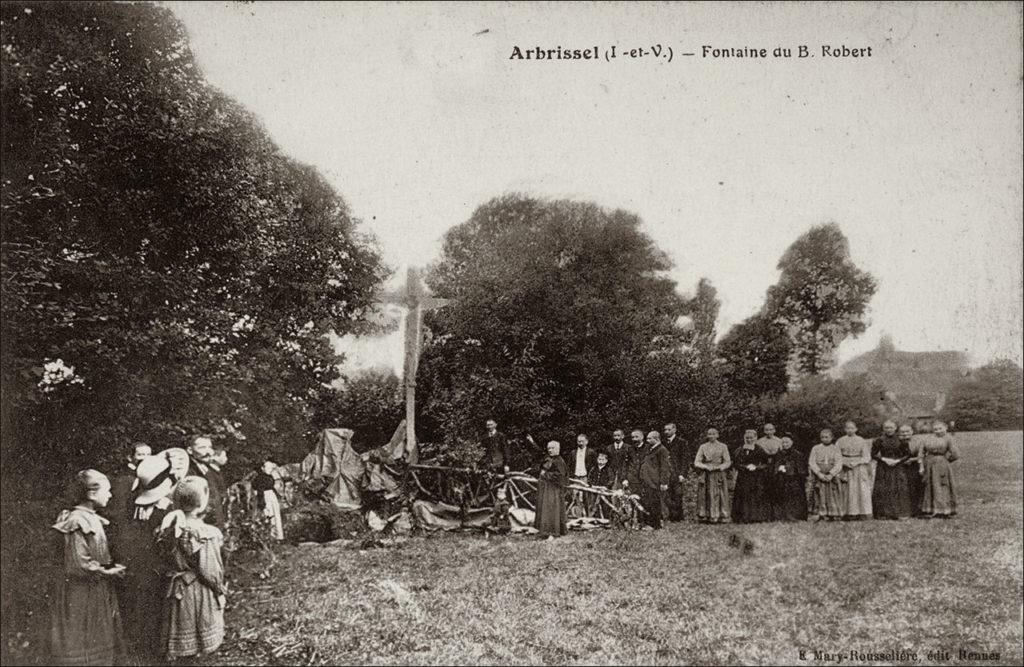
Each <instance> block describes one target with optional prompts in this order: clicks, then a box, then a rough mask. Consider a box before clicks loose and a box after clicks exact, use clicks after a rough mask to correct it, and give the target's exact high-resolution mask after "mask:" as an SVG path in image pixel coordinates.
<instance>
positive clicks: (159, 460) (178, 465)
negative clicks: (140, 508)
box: [135, 448, 188, 505]
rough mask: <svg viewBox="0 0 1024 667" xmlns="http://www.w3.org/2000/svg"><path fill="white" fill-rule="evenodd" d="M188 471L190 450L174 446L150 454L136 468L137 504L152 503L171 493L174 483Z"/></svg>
mask: <svg viewBox="0 0 1024 667" xmlns="http://www.w3.org/2000/svg"><path fill="white" fill-rule="evenodd" d="M187 472H188V452H186V451H185V450H184V449H178V448H172V449H165V450H164V451H162V452H159V453H157V454H154V455H153V456H149V457H147V458H145V459H143V460H142V462H141V463H139V466H138V468H136V469H135V478H136V481H137V486H136V489H138V492H139V494H138V495H137V496H136V497H135V504H136V505H151V504H153V503H155V502H156V501H158V500H160V499H161V498H165V497H167V496H168V495H170V493H171V490H172V489H173V488H174V485H175V484H177V483H178V480H179V479H181V478H182V477H184V476H185V474H186V473H187Z"/></svg>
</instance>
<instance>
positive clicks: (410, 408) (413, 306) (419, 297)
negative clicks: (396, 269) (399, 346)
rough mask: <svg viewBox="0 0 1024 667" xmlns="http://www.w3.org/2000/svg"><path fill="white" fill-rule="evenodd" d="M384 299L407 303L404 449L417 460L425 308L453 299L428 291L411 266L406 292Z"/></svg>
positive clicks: (400, 303)
mask: <svg viewBox="0 0 1024 667" xmlns="http://www.w3.org/2000/svg"><path fill="white" fill-rule="evenodd" d="M384 302H385V303H393V304H398V305H401V306H405V308H406V314H405V360H404V362H403V365H402V366H403V368H402V380H403V382H402V384H403V386H404V387H405V452H406V460H407V461H408V462H409V463H415V462H416V457H417V450H416V371H417V369H418V368H419V363H420V345H421V342H422V337H423V311H424V310H434V309H436V308H443V307H444V306H447V305H448V304H450V303H452V301H451V300H450V299H440V298H437V297H434V296H431V295H430V294H428V293H427V292H426V289H425V287H424V285H423V281H422V280H421V279H420V271H419V269H417V268H415V267H411V266H410V267H409V270H408V272H407V273H406V279H405V291H404V293H397V294H389V295H387V296H385V298H384Z"/></svg>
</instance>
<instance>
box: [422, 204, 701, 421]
mask: <svg viewBox="0 0 1024 667" xmlns="http://www.w3.org/2000/svg"><path fill="white" fill-rule="evenodd" d="M640 225H641V223H640V219H639V218H638V217H637V216H636V215H633V214H631V213H628V212H626V211H621V210H614V211H609V210H605V209H602V208H600V207H598V206H596V205H594V204H591V203H583V202H573V201H543V200H539V199H535V198H531V197H527V196H520V195H508V196H504V197H501V198H498V199H494V200H491V201H490V202H488V203H486V204H484V205H483V206H481V207H479V208H478V209H477V210H476V211H475V212H474V213H473V215H472V216H471V217H470V219H469V220H467V221H466V222H464V223H462V224H460V225H458V226H456V227H454V228H452V229H451V230H450V231H449V232H448V233H447V234H446V236H445V240H444V248H443V251H442V255H441V258H440V260H439V261H438V262H437V263H436V265H434V266H433V268H432V270H431V271H430V273H429V276H428V284H429V285H430V287H431V288H432V289H433V290H434V292H435V293H437V294H438V295H440V296H443V297H449V298H453V299H455V300H456V303H455V305H453V306H450V307H448V308H445V309H442V310H439V311H435V312H434V313H431V315H430V317H429V318H428V327H429V330H430V332H431V339H430V342H429V344H428V345H427V347H426V349H425V351H424V357H423V363H422V365H421V378H422V385H423V389H424V392H425V393H426V394H427V399H426V400H427V402H426V405H425V412H426V417H427V422H426V426H427V427H428V428H431V427H432V428H433V430H434V431H435V433H436V434H437V435H439V436H443V437H445V438H447V439H448V440H449V441H456V440H459V439H462V440H471V439H472V438H473V437H474V436H475V434H476V432H477V431H478V430H479V426H480V425H481V424H482V423H483V420H484V419H485V418H486V417H489V416H493V417H495V418H497V419H498V420H499V422H502V424H503V425H504V427H506V428H508V429H509V430H512V431H517V432H522V431H527V432H532V433H533V434H534V435H536V436H537V439H538V441H540V439H541V438H544V437H549V436H558V437H561V438H568V437H569V436H570V435H571V433H572V431H574V430H575V429H589V430H591V431H595V430H603V429H607V428H610V427H611V426H612V425H618V426H622V425H625V424H628V423H630V422H628V421H626V420H628V419H637V418H638V416H637V415H630V414H628V411H627V410H626V408H625V406H626V400H625V399H626V398H627V397H631V396H632V397H633V398H636V397H637V396H638V395H640V394H643V393H645V392H647V393H650V389H651V388H650V387H648V386H646V383H645V379H644V377H642V374H640V375H641V376H639V377H638V372H637V371H638V369H641V368H645V367H649V366H650V365H651V364H657V363H660V362H659V361H658V359H659V355H666V354H670V353H671V352H673V351H675V350H678V349H679V348H680V346H681V344H682V342H683V341H684V339H685V332H684V331H683V329H682V328H681V327H680V326H678V324H677V321H678V320H679V318H680V316H681V315H682V314H683V313H684V312H685V305H686V304H685V301H684V299H683V298H682V297H680V296H679V295H678V294H677V292H676V289H675V284H674V282H673V281H672V280H670V279H669V278H667V277H666V276H665V275H664V272H665V271H667V270H668V269H669V268H670V266H671V263H670V261H669V259H668V257H667V256H666V255H665V253H663V252H662V251H660V250H659V249H658V248H656V247H655V245H654V243H653V242H652V240H651V239H650V237H648V236H647V235H646V234H644V233H643V231H641V229H640ZM665 363H670V362H669V361H666V362H665ZM668 391H671V389H669V390H668ZM662 418H664V417H662Z"/></svg>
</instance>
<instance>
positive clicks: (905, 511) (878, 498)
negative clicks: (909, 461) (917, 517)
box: [871, 462, 914, 519]
mask: <svg viewBox="0 0 1024 667" xmlns="http://www.w3.org/2000/svg"><path fill="white" fill-rule="evenodd" d="M871 503H872V506H873V508H874V512H875V517H877V518H879V519H900V518H906V517H909V516H910V515H912V514H913V513H914V504H913V499H912V498H911V497H910V481H909V480H908V479H907V466H906V465H904V464H902V463H901V464H899V465H896V466H890V465H887V464H886V463H885V462H879V464H878V468H876V469H875V488H874V490H873V491H872V492H871Z"/></svg>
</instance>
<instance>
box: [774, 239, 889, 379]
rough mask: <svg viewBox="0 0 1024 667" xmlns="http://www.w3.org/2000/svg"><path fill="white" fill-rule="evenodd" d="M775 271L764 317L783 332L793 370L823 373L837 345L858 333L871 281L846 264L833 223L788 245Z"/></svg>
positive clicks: (847, 252)
mask: <svg viewBox="0 0 1024 667" xmlns="http://www.w3.org/2000/svg"><path fill="white" fill-rule="evenodd" d="M778 269H779V270H780V271H781V272H782V274H781V276H780V277H779V282H778V283H776V284H775V285H773V286H772V287H770V288H769V289H768V298H767V303H766V312H767V313H768V316H769V317H770V318H771V319H772V320H773V321H778V322H781V323H783V324H784V325H786V327H787V328H788V332H789V335H790V340H791V343H792V354H793V362H794V366H795V368H796V370H797V371H798V372H799V373H801V374H807V375H816V374H818V373H823V372H825V371H827V370H828V369H829V368H830V367H831V366H832V365H833V363H834V361H835V360H834V354H835V351H836V349H837V348H838V347H839V344H840V343H842V342H843V341H844V340H845V339H846V338H847V337H848V336H858V335H860V334H862V333H864V330H865V328H866V324H865V321H864V314H865V311H866V310H867V306H868V302H869V301H870V300H871V297H872V296H873V295H874V293H875V290H876V288H877V284H876V282H875V279H874V278H873V277H872V276H871V274H869V273H866V272H865V271H862V270H860V269H859V268H857V266H856V265H855V264H854V263H853V261H852V260H851V259H850V247H849V242H848V241H847V240H846V237H845V236H844V235H843V232H842V230H840V229H839V225H837V224H835V223H829V224H825V225H819V226H817V227H813V228H812V229H810V230H809V231H808V232H806V233H805V234H803V235H802V236H801V237H800V238H798V239H797V240H796V241H794V242H793V244H792V245H791V246H789V248H788V249H787V250H786V252H785V254H783V256H782V258H781V259H780V260H779V264H778Z"/></svg>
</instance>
